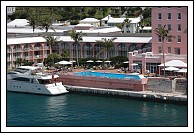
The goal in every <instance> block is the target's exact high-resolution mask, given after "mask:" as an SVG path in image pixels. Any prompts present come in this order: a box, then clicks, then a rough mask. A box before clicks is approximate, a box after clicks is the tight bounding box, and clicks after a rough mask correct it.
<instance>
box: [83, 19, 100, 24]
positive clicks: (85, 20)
mask: <svg viewBox="0 0 194 133" xmlns="http://www.w3.org/2000/svg"><path fill="white" fill-rule="evenodd" d="M99 21H100V20H98V19H95V18H85V19H83V20H81V21H80V22H90V23H91V22H99Z"/></svg>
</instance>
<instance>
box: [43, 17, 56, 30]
mask: <svg viewBox="0 0 194 133" xmlns="http://www.w3.org/2000/svg"><path fill="white" fill-rule="evenodd" d="M49 28H50V29H52V30H53V31H55V29H54V28H53V27H51V23H50V20H49V18H45V19H43V20H42V21H41V29H45V30H46V32H48V29H49Z"/></svg>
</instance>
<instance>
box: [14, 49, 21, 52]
mask: <svg viewBox="0 0 194 133" xmlns="http://www.w3.org/2000/svg"><path fill="white" fill-rule="evenodd" d="M14 52H15V53H16V52H22V49H21V48H18V49H15V50H14Z"/></svg>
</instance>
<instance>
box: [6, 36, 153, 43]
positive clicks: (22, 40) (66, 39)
mask: <svg viewBox="0 0 194 133" xmlns="http://www.w3.org/2000/svg"><path fill="white" fill-rule="evenodd" d="M102 38H107V39H111V38H113V37H86V36H84V37H83V41H82V42H96V41H97V40H98V41H99V40H101V39H102ZM151 39H152V37H117V39H116V40H115V41H114V42H121V43H122V42H123V43H148V42H150V41H151ZM58 40H60V41H64V42H74V40H73V39H71V37H70V36H60V38H59V39H58ZM38 42H46V40H45V39H44V38H43V37H25V38H8V39H7V45H10V44H25V43H38Z"/></svg>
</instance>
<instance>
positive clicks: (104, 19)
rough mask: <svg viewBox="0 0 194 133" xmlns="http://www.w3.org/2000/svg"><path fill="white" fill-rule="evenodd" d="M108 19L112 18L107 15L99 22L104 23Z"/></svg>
mask: <svg viewBox="0 0 194 133" xmlns="http://www.w3.org/2000/svg"><path fill="white" fill-rule="evenodd" d="M108 18H109V19H110V18H112V17H111V15H108V16H106V17H105V18H103V19H101V20H103V21H106V20H108Z"/></svg>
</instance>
